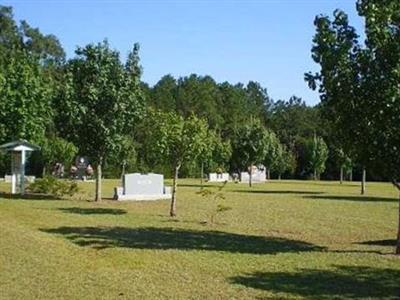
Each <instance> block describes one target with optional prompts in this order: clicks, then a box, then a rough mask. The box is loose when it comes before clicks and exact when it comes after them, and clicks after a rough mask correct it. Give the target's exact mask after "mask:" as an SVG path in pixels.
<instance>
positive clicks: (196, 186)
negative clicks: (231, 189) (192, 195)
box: [178, 182, 222, 188]
mask: <svg viewBox="0 0 400 300" xmlns="http://www.w3.org/2000/svg"><path fill="white" fill-rule="evenodd" d="M221 184H222V183H221V182H210V183H207V182H205V183H204V184H203V185H201V184H200V183H199V184H195V183H193V184H189V183H178V187H194V188H202V187H204V188H213V187H215V188H217V187H219V186H220V185H221Z"/></svg>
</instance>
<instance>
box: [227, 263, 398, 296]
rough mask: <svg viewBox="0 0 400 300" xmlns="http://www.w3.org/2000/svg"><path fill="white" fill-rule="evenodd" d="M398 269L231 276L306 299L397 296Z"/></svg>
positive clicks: (246, 283) (359, 268) (238, 281)
mask: <svg viewBox="0 0 400 300" xmlns="http://www.w3.org/2000/svg"><path fill="white" fill-rule="evenodd" d="M399 278H400V270H395V269H381V268H372V267H367V266H356V267H353V266H337V267H335V269H334V270H312V269H304V270H300V271H299V272H294V273H288V272H256V273H251V274H246V275H244V276H237V277H233V278H231V282H232V283H234V284H240V285H244V286H246V287H251V288H255V289H260V290H265V291H270V292H275V293H288V294H292V296H297V297H298V296H302V297H306V298H310V299H332V298H333V299H355V298H356V299H360V298H368V299H371V298H374V299H383V298H384V299H399V297H400V280H399Z"/></svg>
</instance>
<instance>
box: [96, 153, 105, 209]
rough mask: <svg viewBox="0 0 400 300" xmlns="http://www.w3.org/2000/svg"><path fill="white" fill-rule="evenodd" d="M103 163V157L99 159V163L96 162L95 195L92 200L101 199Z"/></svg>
mask: <svg viewBox="0 0 400 300" xmlns="http://www.w3.org/2000/svg"><path fill="white" fill-rule="evenodd" d="M102 164H103V158H100V159H99V163H98V164H97V170H96V171H97V172H96V197H95V199H94V201H96V202H99V201H101V176H102V175H101V168H102Z"/></svg>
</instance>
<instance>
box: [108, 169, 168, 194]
mask: <svg viewBox="0 0 400 300" xmlns="http://www.w3.org/2000/svg"><path fill="white" fill-rule="evenodd" d="M122 182H123V187H122V188H121V187H117V188H115V195H114V198H115V199H116V200H158V199H170V198H171V189H170V188H169V187H165V186H164V176H163V175H161V174H153V173H150V174H140V173H133V174H125V175H124V177H123V180H122Z"/></svg>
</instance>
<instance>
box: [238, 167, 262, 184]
mask: <svg viewBox="0 0 400 300" xmlns="http://www.w3.org/2000/svg"><path fill="white" fill-rule="evenodd" d="M266 180H267V174H266V169H265V167H264V166H262V165H261V166H258V167H255V166H253V170H252V176H251V182H252V183H260V182H265V181H266ZM249 181H250V174H249V172H241V173H240V182H241V183H249Z"/></svg>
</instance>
